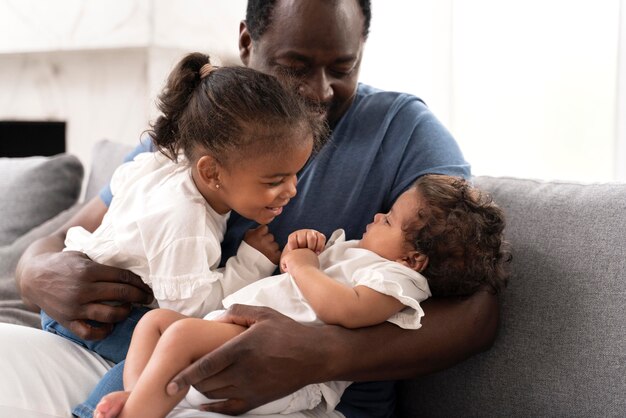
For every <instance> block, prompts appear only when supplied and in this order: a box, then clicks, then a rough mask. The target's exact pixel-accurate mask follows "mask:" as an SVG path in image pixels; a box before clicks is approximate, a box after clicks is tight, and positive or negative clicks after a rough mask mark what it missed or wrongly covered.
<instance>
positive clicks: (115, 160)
mask: <svg viewBox="0 0 626 418" xmlns="http://www.w3.org/2000/svg"><path fill="white" fill-rule="evenodd" d="M133 148H134V147H133V146H131V145H127V144H121V143H119V142H114V141H110V140H108V139H102V140H100V141H98V142H96V143H95V144H94V146H93V151H92V154H91V155H92V159H91V169H90V171H89V179H88V180H87V188H86V190H85V201H88V200H91V198H92V197H94V196H97V195H98V193H100V190H101V189H102V187H104V186H105V185H107V184H108V183H109V180H111V176H112V175H113V171H115V169H116V168H117V167H119V166H120V165H121V164H122V162H124V158H125V157H126V156H127V155H128V153H130V152H131V151H132V150H133Z"/></svg>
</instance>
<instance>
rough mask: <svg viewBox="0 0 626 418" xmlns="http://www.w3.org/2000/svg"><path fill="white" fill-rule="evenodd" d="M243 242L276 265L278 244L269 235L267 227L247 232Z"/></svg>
mask: <svg viewBox="0 0 626 418" xmlns="http://www.w3.org/2000/svg"><path fill="white" fill-rule="evenodd" d="M243 240H244V241H245V242H246V243H247V244H248V245H250V246H251V247H253V248H255V249H256V250H257V251H259V252H260V253H261V254H263V255H264V256H265V257H267V258H268V259H269V260H270V261H271V262H272V263H274V264H276V265H278V262H279V261H280V249H279V248H278V243H277V242H276V241H275V240H274V235H272V234H270V230H269V228H268V227H267V225H261V226H259V227H258V228H255V229H250V230H248V231H247V232H246V234H245V235H244V238H243Z"/></svg>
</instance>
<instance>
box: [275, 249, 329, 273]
mask: <svg viewBox="0 0 626 418" xmlns="http://www.w3.org/2000/svg"><path fill="white" fill-rule="evenodd" d="M307 266H310V267H315V268H317V269H319V268H320V260H319V257H318V256H317V254H315V253H314V252H313V250H310V249H308V248H296V249H294V250H291V251H288V252H283V256H282V257H281V259H280V271H282V272H283V273H284V272H289V273H291V275H294V276H295V275H296V271H297V270H298V269H300V268H302V267H307Z"/></svg>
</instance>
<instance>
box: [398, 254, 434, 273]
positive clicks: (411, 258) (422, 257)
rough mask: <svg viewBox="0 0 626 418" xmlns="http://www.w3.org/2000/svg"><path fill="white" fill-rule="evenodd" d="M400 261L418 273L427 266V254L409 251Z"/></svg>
mask: <svg viewBox="0 0 626 418" xmlns="http://www.w3.org/2000/svg"><path fill="white" fill-rule="evenodd" d="M400 262H401V263H402V264H404V265H405V266H407V267H409V268H410V269H412V270H415V271H417V272H418V273H420V272H422V271H424V270H425V269H426V267H428V256H427V255H426V254H422V253H420V252H418V251H411V252H410V253H409V254H408V255H406V256H405V257H404V258H403V259H402V260H401V261H400Z"/></svg>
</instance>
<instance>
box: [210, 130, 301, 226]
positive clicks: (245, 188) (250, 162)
mask: <svg viewBox="0 0 626 418" xmlns="http://www.w3.org/2000/svg"><path fill="white" fill-rule="evenodd" d="M305 144H306V145H302V146H294V147H290V148H289V149H283V150H280V151H277V152H263V153H261V154H260V155H258V156H255V157H249V158H246V159H245V160H241V161H238V162H237V161H233V162H232V163H231V164H230V165H231V166H232V167H228V168H227V169H222V170H220V174H219V195H220V198H221V200H222V202H223V203H224V204H225V205H226V206H228V207H229V208H230V209H232V210H234V211H235V212H237V213H239V214H240V215H241V216H243V217H245V218H248V219H251V220H253V221H255V222H257V223H259V224H262V225H264V224H268V223H270V222H272V221H273V220H274V218H275V217H277V216H278V215H280V214H281V213H282V211H283V207H284V206H285V205H287V203H289V200H290V199H291V198H292V197H294V196H295V195H296V183H297V178H296V174H297V173H298V171H300V169H302V167H304V164H305V163H306V161H307V160H308V158H309V156H310V155H311V150H312V146H313V140H312V139H311V140H310V141H306V142H305Z"/></svg>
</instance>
